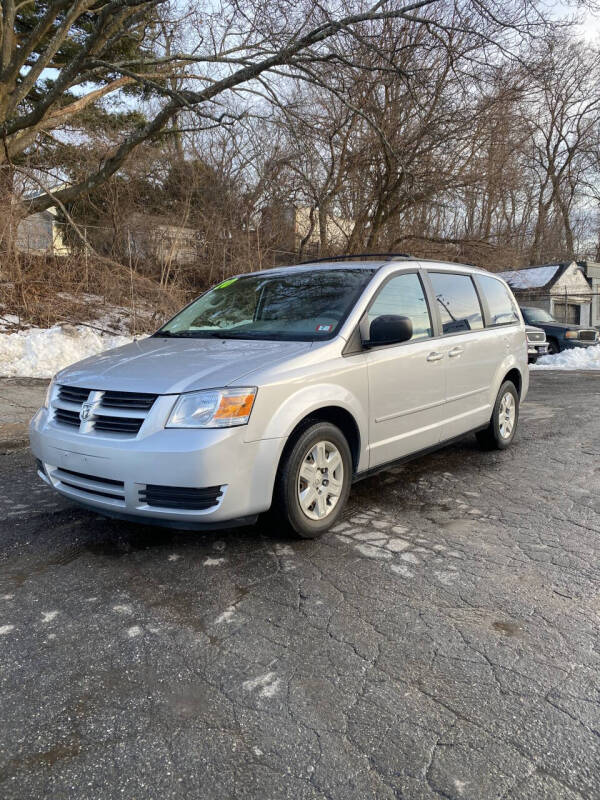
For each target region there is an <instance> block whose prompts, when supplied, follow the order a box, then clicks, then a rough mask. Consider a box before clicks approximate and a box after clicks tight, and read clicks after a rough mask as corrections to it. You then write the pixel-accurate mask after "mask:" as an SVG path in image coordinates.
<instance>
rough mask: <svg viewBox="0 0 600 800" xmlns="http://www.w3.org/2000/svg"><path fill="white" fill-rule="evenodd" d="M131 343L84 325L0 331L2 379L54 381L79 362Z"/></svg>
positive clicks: (129, 338) (0, 372)
mask: <svg viewBox="0 0 600 800" xmlns="http://www.w3.org/2000/svg"><path fill="white" fill-rule="evenodd" d="M131 341H132V338H131V337H129V336H110V335H108V334H101V333H98V332H96V331H94V330H92V329H90V328H86V327H84V326H82V325H77V326H75V325H55V326H54V327H53V328H29V329H28V330H24V331H19V332H18V333H3V332H2V331H0V376H1V377H11V378H12V377H27V378H51V377H52V376H53V375H54V373H55V372H58V370H59V369H63V367H67V366H68V365H69V364H73V363H74V362H75V361H80V360H81V359H82V358H86V357H87V356H92V355H95V354H96V353H101V352H102V351H103V350H108V349H110V348H111V347H119V346H120V345H123V344H128V343H129V342H131Z"/></svg>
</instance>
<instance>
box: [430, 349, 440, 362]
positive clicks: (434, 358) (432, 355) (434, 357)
mask: <svg viewBox="0 0 600 800" xmlns="http://www.w3.org/2000/svg"><path fill="white" fill-rule="evenodd" d="M443 357H444V354H443V353H437V352H436V351H435V350H434V351H433V352H432V353H429V355H428V356H427V361H439V360H440V359H442V358H443Z"/></svg>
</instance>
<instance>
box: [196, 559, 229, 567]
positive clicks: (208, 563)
mask: <svg viewBox="0 0 600 800" xmlns="http://www.w3.org/2000/svg"><path fill="white" fill-rule="evenodd" d="M226 561H227V559H226V558H211V557H210V556H209V557H208V558H205V559H204V561H203V562H202V566H203V567H218V566H219V564H224V563H225V562H226Z"/></svg>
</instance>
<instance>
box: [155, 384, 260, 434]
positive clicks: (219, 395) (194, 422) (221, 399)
mask: <svg viewBox="0 0 600 800" xmlns="http://www.w3.org/2000/svg"><path fill="white" fill-rule="evenodd" d="M255 397H256V387H255V386H252V387H250V388H248V387H245V388H243V389H239V388H235V389H210V390H209V391H206V392H190V393H189V394H182V395H181V396H180V398H179V400H178V401H177V402H176V403H175V406H174V408H173V411H171V416H170V417H169V421H168V422H167V426H166V427H167V428H232V427H233V426H234V425H246V424H247V422H248V420H249V419H250V412H251V411H252V406H253V405H254V399H255Z"/></svg>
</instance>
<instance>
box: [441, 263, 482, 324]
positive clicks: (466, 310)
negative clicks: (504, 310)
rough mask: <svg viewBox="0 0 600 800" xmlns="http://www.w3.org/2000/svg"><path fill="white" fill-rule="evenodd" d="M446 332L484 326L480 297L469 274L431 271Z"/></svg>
mask: <svg viewBox="0 0 600 800" xmlns="http://www.w3.org/2000/svg"><path fill="white" fill-rule="evenodd" d="M429 277H430V278H431V283H432V284H433V293H434V294H435V296H436V299H437V305H438V311H439V312H440V316H441V318H442V330H443V332H444V333H463V332H464V331H477V330H480V329H481V328H483V317H482V314H481V306H480V305H479V298H478V297H477V292H476V291H475V286H474V285H473V281H472V280H471V278H470V277H469V276H468V275H453V274H452V273H451V272H430V273H429Z"/></svg>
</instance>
